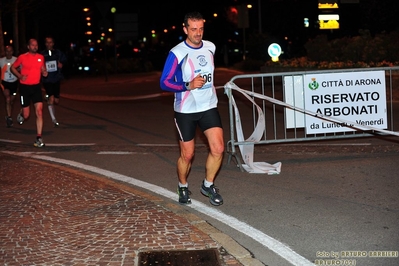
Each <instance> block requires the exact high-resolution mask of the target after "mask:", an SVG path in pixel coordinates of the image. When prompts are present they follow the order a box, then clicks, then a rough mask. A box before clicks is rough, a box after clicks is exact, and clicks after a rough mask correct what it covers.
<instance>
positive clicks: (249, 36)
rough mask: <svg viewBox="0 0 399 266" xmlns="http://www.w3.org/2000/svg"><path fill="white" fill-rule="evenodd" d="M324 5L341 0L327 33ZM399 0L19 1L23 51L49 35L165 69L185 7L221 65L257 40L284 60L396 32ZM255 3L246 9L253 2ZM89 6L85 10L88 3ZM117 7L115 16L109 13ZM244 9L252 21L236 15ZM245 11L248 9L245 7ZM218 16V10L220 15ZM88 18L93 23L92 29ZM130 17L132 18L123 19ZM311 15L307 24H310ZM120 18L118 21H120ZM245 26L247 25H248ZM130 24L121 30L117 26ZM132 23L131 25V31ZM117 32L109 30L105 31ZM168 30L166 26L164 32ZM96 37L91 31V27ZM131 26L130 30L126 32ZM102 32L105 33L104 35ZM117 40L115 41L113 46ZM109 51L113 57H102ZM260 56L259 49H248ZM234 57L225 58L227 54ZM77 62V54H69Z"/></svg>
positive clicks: (76, 49) (9, 4) (87, 52)
mask: <svg viewBox="0 0 399 266" xmlns="http://www.w3.org/2000/svg"><path fill="white" fill-rule="evenodd" d="M16 2H17V1H11V0H2V1H1V6H0V8H1V16H2V18H1V21H2V31H3V39H4V45H7V44H10V42H11V41H13V45H14V46H16V45H17V44H16V39H15V37H14V36H13V35H15V34H17V33H16V29H15V21H14V19H15V18H14V16H13V14H15V3H16ZM319 2H322V3H323V2H326V3H330V2H331V3H334V2H337V4H338V5H339V9H338V10H337V11H335V10H324V11H323V12H324V13H331V12H334V13H338V14H339V16H340V18H339V24H340V29H337V30H325V29H324V30H321V29H319V24H318V15H319V14H320V13H321V11H320V10H319V9H318V3H319ZM398 2H399V1H397V0H384V1H380V0H341V1H339V0H337V1H318V0H253V1H251V0H247V1H244V0H242V1H239V0H218V1H209V0H203V1H201V2H194V1H169V2H166V1H163V2H159V1H151V0H147V1H143V2H127V1H116V0H114V1H88V0H84V1H77V0H69V1H64V0H27V1H20V4H19V5H18V14H19V16H18V23H19V27H18V31H17V32H18V34H19V38H18V41H17V43H19V45H18V47H16V48H15V50H17V51H18V52H24V49H26V41H27V40H28V39H29V38H37V39H38V41H39V46H40V48H39V49H43V48H44V37H45V36H46V35H52V36H54V38H55V43H56V47H57V48H59V49H61V50H63V51H64V52H66V53H68V54H69V55H70V56H71V58H73V57H75V58H76V57H85V56H89V57H91V58H92V59H95V58H96V57H100V58H101V57H103V56H105V57H112V56H114V55H115V54H118V57H120V58H130V57H146V58H147V59H148V60H151V61H152V62H153V65H154V68H155V69H159V68H160V67H161V66H162V64H163V61H164V59H165V57H166V54H167V52H168V51H169V49H170V48H171V47H173V46H174V45H176V44H177V43H178V42H180V41H181V40H183V38H184V36H183V31H182V22H183V17H184V14H185V13H186V12H189V11H199V12H201V13H202V14H203V16H204V17H205V19H206V24H205V35H204V39H207V40H210V41H213V42H214V43H215V44H216V46H217V54H216V63H217V64H218V65H227V64H233V63H235V62H237V61H240V60H242V59H243V52H242V51H243V43H244V42H243V40H244V35H245V42H248V47H246V48H247V49H251V43H252V45H253V43H254V42H260V41H261V40H264V41H265V45H264V46H266V45H267V42H277V43H279V44H280V45H281V46H282V49H283V50H284V51H285V55H284V56H285V57H296V56H303V55H306V50H305V49H304V44H305V43H306V42H307V41H308V40H309V39H312V38H314V37H315V36H318V35H325V36H327V38H328V39H329V40H332V39H335V38H343V37H353V36H356V35H358V34H359V30H368V31H369V32H370V34H371V35H376V34H380V33H384V32H392V31H395V30H398V26H399V24H398V21H397V14H398V11H399V4H398ZM248 4H250V5H252V7H251V8H247V5H248ZM85 7H86V8H89V11H87V12H85V11H83V8H85ZM111 7H115V9H116V11H115V13H112V12H111ZM240 7H245V9H246V10H245V12H247V14H248V21H246V20H245V19H244V22H243V20H242V17H241V16H239V15H238V14H237V12H238V10H240ZM241 10H242V9H241ZM214 14H217V16H216V17H215V16H214ZM86 17H90V19H91V20H90V22H91V26H87V21H86ZM126 17H128V18H129V19H130V21H128V22H120V20H121V19H122V20H123V19H126ZM304 18H308V21H309V25H308V27H305V26H304ZM117 21H119V22H117ZM243 23H244V24H243ZM118 27H119V28H121V27H122V28H124V29H123V34H121V32H116V31H115V28H118ZM126 27H128V30H127V31H126V29H125V28H126ZM108 28H112V29H113V30H114V31H113V32H109V31H108V30H107V29H108ZM165 30H167V31H165ZM89 31H90V32H91V35H87V32H89ZM125 31H126V32H125ZM152 31H154V32H153V33H152ZM101 34H104V36H103V39H102V40H101ZM115 44H116V46H115ZM104 50H106V51H107V54H105V55H104ZM251 52H252V57H256V56H257V54H256V53H258V51H255V50H252V51H251V50H249V51H248V54H249V56H251ZM226 54H227V56H228V58H229V60H228V62H226V60H225V55H226ZM71 60H72V59H71Z"/></svg>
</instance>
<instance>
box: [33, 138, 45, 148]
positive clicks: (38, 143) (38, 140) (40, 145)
mask: <svg viewBox="0 0 399 266" xmlns="http://www.w3.org/2000/svg"><path fill="white" fill-rule="evenodd" d="M33 146H35V147H38V148H42V147H44V146H45V145H44V142H43V140H42V138H37V139H36V141H35V143H33Z"/></svg>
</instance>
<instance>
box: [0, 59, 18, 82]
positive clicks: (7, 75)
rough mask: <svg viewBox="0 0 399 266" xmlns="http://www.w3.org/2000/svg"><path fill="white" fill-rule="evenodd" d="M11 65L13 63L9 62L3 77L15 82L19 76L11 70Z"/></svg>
mask: <svg viewBox="0 0 399 266" xmlns="http://www.w3.org/2000/svg"><path fill="white" fill-rule="evenodd" d="M10 66H11V63H7V69H6V71H5V72H4V77H3V79H4V80H5V81H7V82H14V81H16V80H17V77H16V76H14V74H13V73H12V72H11V70H10Z"/></svg>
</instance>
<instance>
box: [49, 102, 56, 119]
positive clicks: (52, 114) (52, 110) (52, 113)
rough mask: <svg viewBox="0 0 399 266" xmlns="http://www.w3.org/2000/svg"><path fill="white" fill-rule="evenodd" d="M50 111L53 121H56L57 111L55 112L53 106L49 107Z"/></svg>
mask: <svg viewBox="0 0 399 266" xmlns="http://www.w3.org/2000/svg"><path fill="white" fill-rule="evenodd" d="M48 111H49V113H50V116H51V120H52V121H54V120H55V110H54V106H53V105H52V104H49V105H48Z"/></svg>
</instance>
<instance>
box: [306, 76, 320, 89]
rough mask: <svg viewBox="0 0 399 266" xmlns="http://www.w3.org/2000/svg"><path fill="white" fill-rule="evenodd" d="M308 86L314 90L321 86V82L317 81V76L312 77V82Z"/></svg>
mask: <svg viewBox="0 0 399 266" xmlns="http://www.w3.org/2000/svg"><path fill="white" fill-rule="evenodd" d="M308 87H309V89H311V90H313V91H314V90H317V89H318V88H319V83H318V82H317V81H316V78H312V82H310V83H309V85H308Z"/></svg>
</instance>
